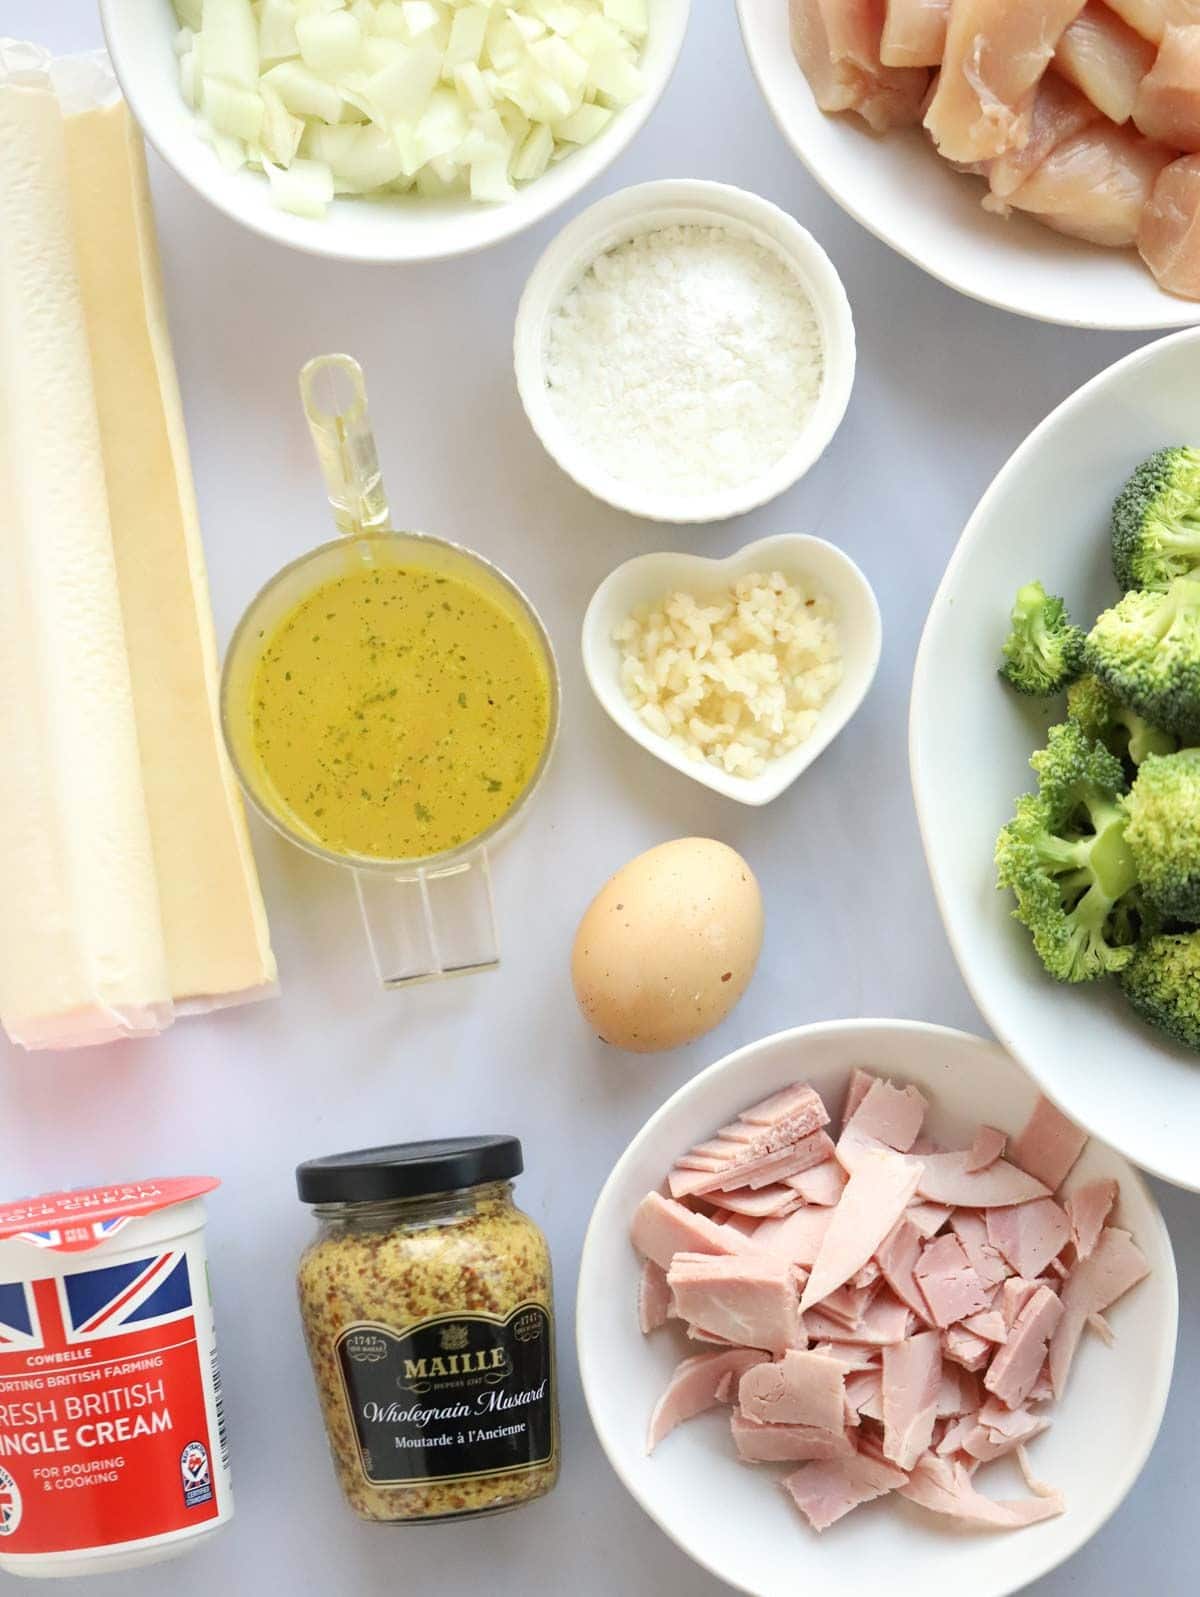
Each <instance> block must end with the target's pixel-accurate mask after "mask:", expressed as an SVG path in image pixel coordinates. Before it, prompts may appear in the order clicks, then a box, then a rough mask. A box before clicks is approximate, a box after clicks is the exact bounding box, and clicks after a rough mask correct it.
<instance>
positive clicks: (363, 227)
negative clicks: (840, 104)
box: [100, 0, 691, 263]
mask: <svg viewBox="0 0 1200 1597" xmlns="http://www.w3.org/2000/svg"><path fill="white" fill-rule="evenodd" d="M650 3H651V7H652V16H651V27H650V33H649V35H648V36H647V43H646V46H645V49H644V52H643V58H642V59H643V66H644V67H645V68H646V86H645V90H644V92H643V94H642V95H641V97H640V98H639V99H637V100H634V101H633V102H632V103H631V104H630V105H628V106H625V107H623V108H622V109H621V110H620V111H619V112H618V113H617V114H616V115H615V116H614V117H613V119H612V121H611V122H610V123H609V125H608V126H607V127H606V128H605V129H604V130H603V132H602V133H601V134H600V135H599V136H598V137H597V138H596V139H594V140H593V141H592V143H591V144H588V145H584V146H582V147H581V148H580V149H578V150H575V151H574V152H572V154H571V155H569V156H568V157H567V158H566V159H565V160H563V161H561V162H559V163H558V164H557V165H556V166H554V167H552V168H551V169H550V170H549V171H548V172H546V173H544V174H543V176H542V177H541V178H538V179H536V180H535V181H534V182H533V183H530V184H528V185H527V186H526V187H524V188H522V189H520V190H519V191H518V193H517V197H516V198H515V199H513V200H510V201H508V202H507V203H506V204H503V205H481V204H478V203H476V202H474V201H471V200H423V199H422V200H417V199H413V198H410V197H408V196H404V195H397V196H396V197H395V203H392V202H391V201H388V202H386V203H380V202H378V201H375V200H372V199H370V198H369V197H364V198H350V197H339V198H338V199H336V200H335V201H334V203H333V205H332V206H331V208H330V211H329V214H328V215H327V216H326V217H325V218H324V219H323V220H320V221H317V220H314V219H310V218H305V217H298V216H292V215H290V214H289V213H287V212H284V211H281V210H278V209H276V208H275V207H274V206H273V204H272V202H271V198H270V193H269V190H268V185H267V179H266V177H265V176H264V175H263V174H262V173H258V172H249V171H241V172H236V173H229V172H226V171H225V170H224V168H223V167H221V165H220V164H219V162H218V161H217V159H216V157H215V155H214V154H213V151H212V150H211V149H210V148H209V147H208V146H207V145H206V144H205V143H204V142H203V140H202V139H201V138H200V136H199V134H198V132H197V130H196V127H195V124H194V119H193V116H192V113H191V112H190V111H189V110H188V108H187V106H186V105H185V104H184V102H183V99H182V96H181V94H180V91H179V77H178V62H177V60H176V58H175V55H174V53H173V50H172V48H171V41H172V40H173V39H174V36H175V33H176V32H177V30H178V23H177V22H176V21H175V18H174V14H173V12H172V8H171V0H100V15H101V21H102V23H103V27H104V34H105V39H106V42H107V45H108V50H109V54H110V56H111V58H112V62H113V66H114V69H115V71H116V74H117V77H118V79H119V81H120V84H121V90H122V93H123V94H124V96H125V98H126V100H127V101H128V102H129V106H130V109H131V110H132V112H133V114H134V116H135V117H136V118H137V121H138V123H139V125H140V126H141V129H142V132H143V134H144V135H145V137H146V139H147V140H148V142H149V143H150V144H152V145H153V146H154V148H155V149H156V150H157V151H158V153H159V155H160V156H161V157H162V158H163V160H164V161H165V162H166V163H167V165H168V166H170V167H171V168H172V169H173V170H174V171H175V172H176V173H178V175H179V176H180V177H181V178H183V179H184V181H185V182H187V183H189V184H190V185H191V186H192V188H194V189H195V190H196V192H197V193H199V194H201V195H202V196H203V197H204V198H205V199H206V200H208V202H209V203H210V204H212V205H214V206H216V208H217V209H218V210H219V211H222V212H223V213H224V214H225V215H226V216H228V217H230V218H231V219H232V220H233V221H235V222H238V223H240V224H241V225H242V226H243V227H247V228H249V229H250V231H251V232H254V233H257V234H259V236H260V237H262V238H268V239H272V240H274V241H275V242H276V243H282V244H287V245H289V246H290V247H291V248H293V249H299V250H303V251H305V252H306V253H308V254H311V255H319V256H324V257H327V258H330V259H333V260H343V261H363V262H378V263H394V262H400V261H438V260H446V259H449V258H451V257H454V256H458V255H468V254H472V253H474V252H475V251H477V250H482V249H487V248H489V247H490V246H491V245H493V244H498V243H501V242H502V241H504V240H505V239H508V238H511V237H512V236H513V235H514V234H516V233H519V232H521V231H523V230H524V229H525V228H527V227H530V226H532V225H533V224H534V223H536V222H539V221H541V220H542V219H543V218H544V217H546V216H548V215H549V214H550V213H551V212H552V211H555V210H557V209H558V207H559V206H561V205H564V204H566V203H567V201H568V200H570V199H572V198H573V197H574V196H575V195H576V194H578V193H579V192H580V190H582V189H584V188H586V187H587V185H588V184H589V183H591V182H592V181H593V180H594V179H595V178H597V177H599V176H600V174H601V173H602V172H604V171H605V170H606V169H607V168H608V167H609V166H610V165H611V164H612V162H613V161H615V160H616V158H617V157H618V156H619V155H620V154H621V152H622V151H623V150H625V149H626V148H627V147H628V146H629V144H630V143H631V142H632V140H633V139H634V138H636V136H637V134H638V133H639V131H640V130H641V128H642V127H643V126H644V125H645V123H646V121H647V120H648V118H649V117H650V115H651V113H652V112H653V111H654V109H655V107H656V106H657V104H658V102H659V100H661V98H662V96H663V94H664V92H665V90H666V88H667V85H668V83H669V82H670V80H671V77H672V75H673V73H674V70H675V65H676V62H677V61H678V59H679V53H680V50H681V49H682V47H683V40H684V36H685V34H686V30H687V23H688V17H689V14H690V9H691V0H650ZM160 12H161V13H163V21H162V24H161V28H160V26H159V25H158V24H157V22H156V21H155V18H156V17H157V15H158V14H159V13H160ZM164 46H165V47H164ZM155 55H158V56H160V57H161V58H162V60H163V62H164V63H165V62H166V61H167V58H168V57H169V64H170V67H171V69H172V71H173V76H172V78H171V81H170V83H168V84H161V83H158V82H157V81H152V80H150V79H149V78H148V77H147V70H148V69H149V68H150V67H151V65H152V58H153V57H154V56H155Z"/></svg>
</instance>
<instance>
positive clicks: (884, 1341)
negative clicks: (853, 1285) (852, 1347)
mask: <svg viewBox="0 0 1200 1597" xmlns="http://www.w3.org/2000/svg"><path fill="white" fill-rule="evenodd" d="M912 1320H913V1315H912V1313H911V1312H910V1310H909V1308H908V1305H907V1304H906V1303H901V1302H900V1300H899V1298H895V1297H893V1296H892V1294H891V1293H890V1292H888V1291H882V1292H880V1293H878V1294H877V1295H876V1297H874V1298H873V1299H872V1300H871V1304H870V1306H869V1308H868V1309H867V1311H866V1313H865V1314H864V1315H863V1318H862V1321H861V1322H860V1323H859V1324H858V1325H856V1326H854V1327H853V1329H850V1328H848V1327H847V1326H845V1325H844V1324H843V1323H842V1322H841V1321H840V1320H835V1319H833V1318H832V1316H830V1315H828V1314H826V1313H825V1311H824V1309H823V1308H817V1309H809V1311H808V1313H807V1314H806V1315H805V1316H804V1323H805V1325H806V1327H807V1328H808V1334H809V1335H810V1336H812V1337H826V1338H828V1339H829V1340H831V1341H835V1342H836V1341H843V1342H857V1343H861V1344H862V1345H864V1346H867V1347H886V1346H887V1345H888V1344H889V1343H892V1342H903V1340H904V1338H905V1337H906V1336H907V1335H908V1333H909V1330H910V1328H911V1325H912Z"/></svg>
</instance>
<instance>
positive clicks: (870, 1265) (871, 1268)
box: [850, 1259, 883, 1287]
mask: <svg viewBox="0 0 1200 1597" xmlns="http://www.w3.org/2000/svg"><path fill="white" fill-rule="evenodd" d="M882 1274H883V1272H882V1270H880V1268H879V1260H878V1259H868V1260H867V1262H866V1264H864V1265H863V1267H862V1269H861V1270H860V1271H859V1272H858V1274H857V1275H852V1276H851V1277H850V1285H851V1286H852V1287H864V1286H871V1285H873V1284H874V1283H875V1282H876V1281H878V1280H879V1279H880V1277H881V1276H882Z"/></svg>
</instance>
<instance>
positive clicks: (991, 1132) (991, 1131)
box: [966, 1126, 1008, 1175]
mask: <svg viewBox="0 0 1200 1597" xmlns="http://www.w3.org/2000/svg"><path fill="white" fill-rule="evenodd" d="M1007 1141H1008V1137H1007V1136H1006V1135H1005V1133H1004V1132H1003V1131H997V1130H996V1128H995V1126H980V1128H979V1130H978V1131H977V1132H976V1133H975V1140H974V1141H973V1142H972V1143H971V1146H970V1148H969V1149H968V1150H967V1163H966V1170H967V1173H968V1175H974V1174H975V1172H976V1171H977V1170H986V1169H987V1168H988V1166H989V1165H993V1164H995V1162H996V1160H997V1159H998V1158H999V1157H1000V1155H1001V1154H1002V1153H1003V1152H1004V1145H1005V1143H1006V1142H1007Z"/></svg>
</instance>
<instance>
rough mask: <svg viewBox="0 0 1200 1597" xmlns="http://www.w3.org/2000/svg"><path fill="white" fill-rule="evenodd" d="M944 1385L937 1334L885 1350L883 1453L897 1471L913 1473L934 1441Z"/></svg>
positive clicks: (919, 1337) (926, 1332)
mask: <svg viewBox="0 0 1200 1597" xmlns="http://www.w3.org/2000/svg"><path fill="white" fill-rule="evenodd" d="M941 1385H942V1350H941V1346H940V1343H939V1340H938V1334H937V1332H936V1331H922V1332H921V1333H920V1334H919V1335H917V1336H910V1337H908V1338H907V1340H905V1341H903V1342H899V1343H897V1344H896V1345H895V1346H894V1347H885V1348H884V1350H883V1452H884V1456H885V1458H887V1459H889V1460H890V1461H891V1462H892V1463H893V1464H895V1465H896V1467H897V1469H902V1470H910V1469H912V1467H913V1465H914V1464H915V1463H916V1462H917V1460H918V1458H920V1456H921V1454H922V1453H924V1452H926V1451H927V1450H928V1448H929V1445H930V1443H931V1441H932V1440H933V1422H934V1420H935V1419H936V1418H937V1407H938V1394H939V1392H940V1391H941Z"/></svg>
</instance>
